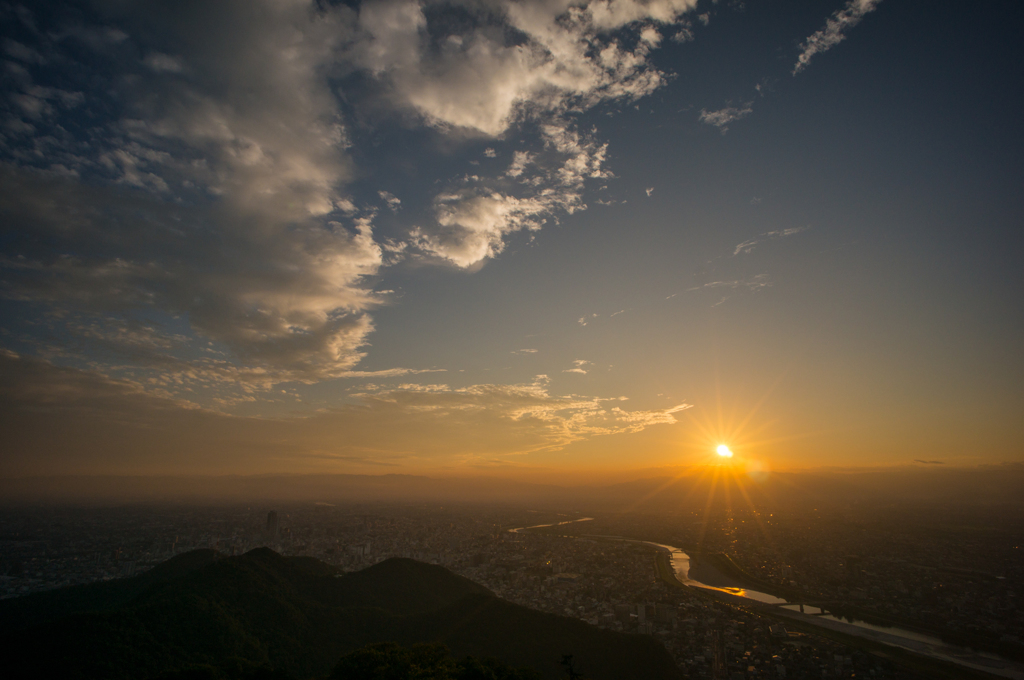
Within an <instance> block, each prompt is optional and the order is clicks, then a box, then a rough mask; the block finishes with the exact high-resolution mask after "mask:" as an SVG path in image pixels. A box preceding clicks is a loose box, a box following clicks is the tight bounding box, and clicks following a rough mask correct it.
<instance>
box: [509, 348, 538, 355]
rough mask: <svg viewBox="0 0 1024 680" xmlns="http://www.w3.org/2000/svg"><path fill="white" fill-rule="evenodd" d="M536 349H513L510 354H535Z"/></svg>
mask: <svg viewBox="0 0 1024 680" xmlns="http://www.w3.org/2000/svg"><path fill="white" fill-rule="evenodd" d="M537 351H538V350H535V349H514V350H512V354H536V353H537Z"/></svg>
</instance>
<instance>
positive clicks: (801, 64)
mask: <svg viewBox="0 0 1024 680" xmlns="http://www.w3.org/2000/svg"><path fill="white" fill-rule="evenodd" d="M881 1H882V0H848V2H847V3H846V6H845V7H843V9H841V10H836V11H835V12H834V13H833V14H832V16H831V17H829V19H828V21H826V22H825V28H822V29H821V30H819V31H815V32H814V33H813V34H811V35H810V36H809V37H808V38H807V40H805V41H804V42H803V44H801V45H800V56H798V57H797V60H796V64H795V65H794V66H793V75H796V74H798V73H800V72H801V71H803V70H804V69H805V68H807V65H808V64H810V63H811V59H812V58H813V57H814V55H816V54H820V53H822V52H827V51H828V50H830V49H832V48H833V47H835V46H836V45H838V44H839V43H841V42H842V41H843V40H845V39H846V32H847V31H849V30H850V29H851V28H853V27H854V26H856V25H857V24H859V23H860V21H861V19H863V18H864V15H866V14H867V13H868V12H872V11H874V9H875V8H876V7H878V4H879V3H880V2H881Z"/></svg>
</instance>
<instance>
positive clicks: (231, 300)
mask: <svg viewBox="0 0 1024 680" xmlns="http://www.w3.org/2000/svg"><path fill="white" fill-rule="evenodd" d="M0 12H2V14H3V25H4V29H3V31H4V35H3V51H4V55H3V60H4V61H3V66H4V75H3V86H2V87H3V109H2V116H3V131H2V133H0V134H2V136H0V182H2V187H3V192H2V195H3V198H2V199H0V213H2V214H3V219H2V226H0V315H2V316H0V319H2V326H0V348H2V351H3V353H4V354H3V357H2V361H0V363H2V364H3V368H2V369H0V370H3V371H4V374H5V375H6V376H7V378H6V380H5V384H6V386H5V388H4V392H3V396H2V399H3V402H4V404H5V409H4V410H5V411H6V412H7V416H6V417H7V419H8V420H9V421H10V422H9V425H10V427H11V428H12V429H10V430H9V431H10V432H12V444H13V446H12V447H11V448H12V450H14V451H15V453H14V454H13V457H12V461H13V462H14V464H13V465H12V466H11V468H10V469H11V470H12V473H11V474H39V473H49V472H180V471H196V472H268V471H308V470H326V471H339V472H344V471H361V472H364V471H374V470H376V471H381V470H384V469H386V470H389V471H398V470H401V471H415V472H432V473H445V474H456V473H459V474H461V473H468V472H476V471H480V470H485V471H491V472H495V473H501V474H506V473H507V474H523V475H527V474H543V473H545V471H548V472H552V473H554V472H558V473H561V472H564V471H566V470H571V471H577V472H580V473H581V474H582V473H583V472H584V471H595V470H602V471H606V472H608V473H609V474H611V473H612V472H615V471H618V470H622V469H627V468H628V469H640V468H650V467H661V466H672V465H685V464H691V463H699V462H702V461H704V460H706V457H707V456H708V455H710V454H711V453H712V452H713V448H714V445H716V444H717V443H721V442H727V443H729V444H730V445H732V446H733V448H734V450H735V451H736V452H737V456H738V458H740V459H744V460H746V461H748V463H750V464H752V465H758V466H762V467H786V466H797V467H808V466H811V467H813V466H820V465H827V466H856V465H890V464H910V463H911V462H912V461H913V460H915V459H922V458H924V459H929V460H931V459H940V460H942V461H944V463H945V464H965V465H966V464H977V463H992V462H1003V461H1013V460H1019V459H1020V457H1021V453H1022V452H1021V449H1020V441H1021V435H1022V434H1024V430H1022V426H1021V424H1020V423H1019V420H1020V419H1019V416H1018V414H1019V412H1020V408H1021V406H1022V405H1024V404H1022V402H1024V399H1022V389H1021V384H1022V378H1024V362H1022V360H1021V353H1020V349H1019V348H1020V347H1021V346H1022V339H1024V338H1022V335H1024V334H1022V322H1024V314H1022V311H1024V310H1022V292H1024V285H1022V284H1024V281H1022V274H1021V272H1022V271H1024V267H1022V266H1021V265H1022V259H1024V258H1022V255H1024V253H1022V235H1021V228H1020V227H1021V216H1022V214H1024V211H1022V199H1021V198H1020V196H1021V195H1022V192H1021V183H1022V178H1024V172H1022V167H1021V166H1022V161H1021V157H1022V156H1021V151H1022V136H1021V132H1020V126H1019V120H1018V119H1019V117H1020V113H1019V112H1020V110H1021V104H1022V102H1021V99H1022V91H1021V87H1020V84H1021V82H1022V78H1021V69H1022V66H1021V65H1022V63H1024V62H1022V59H1021V58H1020V57H1021V55H1020V47H1019V45H1018V41H1017V38H1016V36H1015V32H1014V27H1015V26H1018V25H1019V22H1020V20H1021V18H1022V17H1021V12H1022V10H1021V9H1020V8H1019V7H1018V6H1017V5H1015V4H1010V3H1007V4H1000V5H992V6H984V7H971V8H969V10H968V8H965V7H964V6H962V5H957V4H954V3H939V4H936V3H928V2H899V1H897V0H879V1H873V0H859V1H858V0H852V1H848V2H810V1H807V2H796V1H789V2H769V1H767V0H765V1H761V2H758V1H756V0H749V1H747V2H726V1H725V0H722V1H720V2H693V1H692V0H655V1H653V2H647V3H644V2H638V1H637V0H613V1H611V2H608V1H605V2H564V1H555V2H542V1H539V0H530V1H521V2H507V1H506V2H498V1H480V2H409V1H398V0H393V1H388V2H384V1H377V2H365V3H349V4H335V3H312V4H310V3H306V2H299V1H297V0H296V1H285V0H279V1H276V2H271V1H269V0H268V1H266V2H238V3H230V2H228V3H218V4H217V5H210V4H209V3H179V2H168V3H146V4H144V5H142V4H139V3H127V2H94V3H33V4H31V5H18V4H4V5H3V6H2V8H0ZM186 422H187V423H190V424H189V425H187V426H185V425H183V423H186ZM55 424H62V425H61V427H58V428H57V430H56V431H54V425H55ZM83 438H84V439H86V440H88V442H89V443H88V445H84V446H80V445H73V443H74V442H81V441H83ZM157 441H159V445H157V444H156V443H155V442H157ZM142 451H145V453H141V452H142ZM197 451H199V452H201V453H196V452H197Z"/></svg>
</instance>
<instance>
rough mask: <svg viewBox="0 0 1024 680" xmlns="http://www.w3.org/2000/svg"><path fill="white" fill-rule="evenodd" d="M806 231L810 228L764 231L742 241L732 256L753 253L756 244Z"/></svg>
mask: <svg viewBox="0 0 1024 680" xmlns="http://www.w3.org/2000/svg"><path fill="white" fill-rule="evenodd" d="M808 229H810V227H790V228H788V229H778V230H776V231H766V232H765V233H763V234H759V235H757V236H756V237H754V238H752V239H749V240H747V241H744V242H743V243H740V244H738V245H737V246H736V248H735V249H733V251H732V254H733V256H736V255H739V254H740V253H743V254H747V253H751V252H753V251H754V248H755V247H757V246H758V244H761V243H764V242H765V241H774V240H776V239H780V238H786V237H787V236H793V235H794V234H799V233H800V232H802V231H807V230H808Z"/></svg>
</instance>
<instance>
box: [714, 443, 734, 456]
mask: <svg viewBox="0 0 1024 680" xmlns="http://www.w3.org/2000/svg"><path fill="white" fill-rule="evenodd" d="M716 451H718V455H719V456H721V457H722V458H732V451H731V450H729V447H728V446H726V445H725V444H719V445H718V448H717V449H716Z"/></svg>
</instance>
